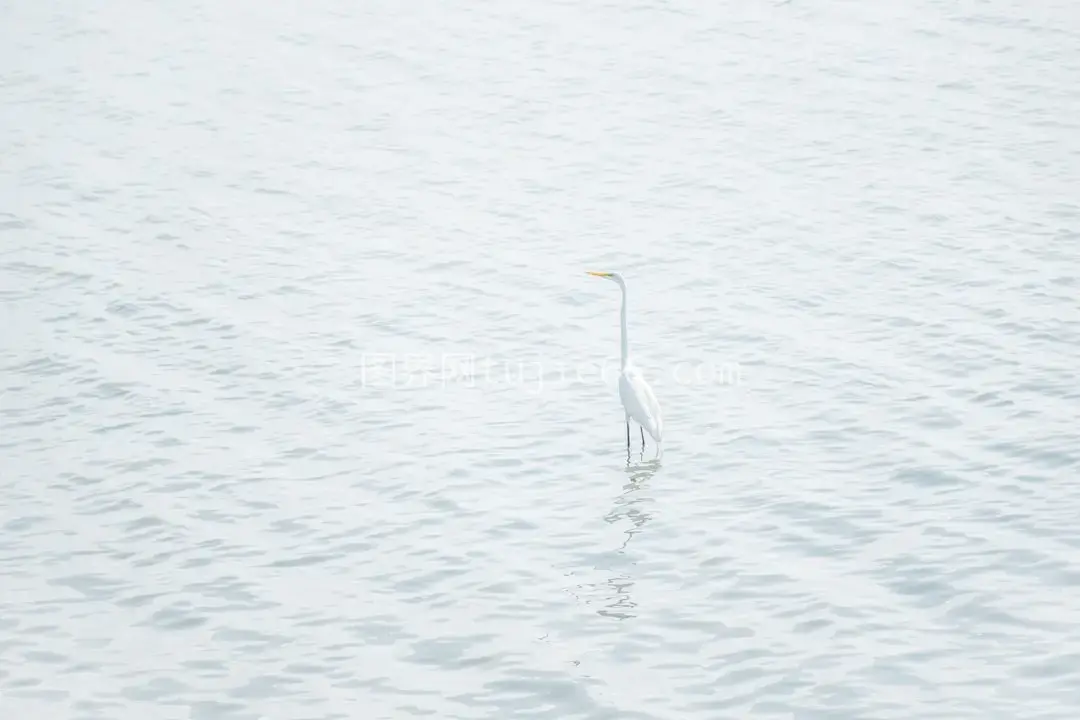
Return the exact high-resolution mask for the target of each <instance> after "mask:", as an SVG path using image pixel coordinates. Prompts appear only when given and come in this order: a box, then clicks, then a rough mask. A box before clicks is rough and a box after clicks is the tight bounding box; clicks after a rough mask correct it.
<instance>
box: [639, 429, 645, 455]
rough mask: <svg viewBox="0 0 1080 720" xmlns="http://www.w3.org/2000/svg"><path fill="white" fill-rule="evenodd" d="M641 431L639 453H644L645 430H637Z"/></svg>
mask: <svg viewBox="0 0 1080 720" xmlns="http://www.w3.org/2000/svg"><path fill="white" fill-rule="evenodd" d="M639 429H640V430H641V452H645V428H639Z"/></svg>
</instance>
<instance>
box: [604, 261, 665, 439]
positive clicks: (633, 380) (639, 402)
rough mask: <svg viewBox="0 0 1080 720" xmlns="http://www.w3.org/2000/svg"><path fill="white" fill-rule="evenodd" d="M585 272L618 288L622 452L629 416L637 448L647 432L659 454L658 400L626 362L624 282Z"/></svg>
mask: <svg viewBox="0 0 1080 720" xmlns="http://www.w3.org/2000/svg"><path fill="white" fill-rule="evenodd" d="M587 272H588V274H589V275H595V276H596V277H602V278H607V279H608V280H612V281H613V282H615V283H616V284H617V285H618V286H619V287H620V288H622V311H621V313H620V317H621V320H622V363H621V365H620V369H619V399H620V400H622V405H623V410H624V411H625V412H626V452H627V454H629V453H630V418H633V419H634V422H636V423H637V424H638V426H639V427H640V428H641V450H642V452H644V450H645V433H646V432H647V433H649V436H650V437H652V439H653V441H655V442H656V454H657V456H659V455H660V452H661V449H662V447H661V442H662V439H663V436H664V417H663V414H662V413H661V412H660V403H659V402H657V400H656V395H655V394H653V391H652V388H651V387H649V383H647V382H645V378H644V376H642V374H641V371H640V370H638V369H637V368H636V367H634V365H633V363H631V362H630V347H629V344H628V342H627V338H626V281H625V280H623V276H622V275H620V274H619V273H617V272H593V271H591V270H588V271H587Z"/></svg>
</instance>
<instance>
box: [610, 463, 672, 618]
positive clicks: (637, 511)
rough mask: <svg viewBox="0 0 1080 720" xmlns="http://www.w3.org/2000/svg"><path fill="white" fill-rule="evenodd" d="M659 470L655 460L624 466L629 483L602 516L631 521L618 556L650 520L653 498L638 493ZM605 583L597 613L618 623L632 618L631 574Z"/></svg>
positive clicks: (635, 605) (612, 519) (615, 577)
mask: <svg viewBox="0 0 1080 720" xmlns="http://www.w3.org/2000/svg"><path fill="white" fill-rule="evenodd" d="M659 469H660V462H659V461H658V460H653V461H651V462H645V463H641V464H639V465H630V466H627V467H626V474H627V475H628V476H629V482H627V483H626V484H625V485H623V488H622V492H621V493H620V494H619V496H618V497H617V498H615V505H614V507H613V508H612V509H611V512H609V513H608V514H607V515H605V516H604V520H605V521H606V522H608V523H616V522H620V521H622V520H629V521H630V527H629V528H627V530H626V532H625V535H626V538H625V539H624V540H623V542H622V545H621V546H620V547H619V549H618V551H617V552H618V554H619V555H620V556H624V555H625V553H626V548H627V545H629V544H630V540H631V538H633V537H634V536H635V535H637V534H638V533H640V532H642V531H643V530H644V529H645V525H646V524H648V522H649V520H650V519H651V518H652V513H650V512H649V511H648V509H647V504H651V501H652V498H650V497H648V496H643V495H641V494H640V491H641V490H642V489H643V488H644V487H646V486H647V484H648V482H649V480H650V479H651V478H652V476H653V475H655V474H656V471H657V470H659ZM620 560H622V561H623V562H625V563H626V564H628V565H629V567H631V568H632V567H633V566H634V565H636V563H634V562H632V561H628V560H626V559H625V557H621V558H620ZM605 584H606V586H607V588H608V589H609V590H610V594H608V597H607V598H605V600H606V606H605V608H604V609H603V610H598V611H597V612H598V614H600V615H603V616H604V617H612V618H615V619H617V620H626V619H628V618H632V617H634V608H636V607H637V603H635V602H634V600H633V598H632V597H631V592H632V591H633V588H634V578H633V576H632V574H631V573H628V572H624V573H620V574H618V575H616V576H614V577H612V578H609V579H608V580H607V582H606V583H605Z"/></svg>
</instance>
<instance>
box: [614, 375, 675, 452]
mask: <svg viewBox="0 0 1080 720" xmlns="http://www.w3.org/2000/svg"><path fill="white" fill-rule="evenodd" d="M622 381H623V382H622V384H621V386H620V388H619V389H620V390H621V391H622V392H621V394H622V401H623V406H624V407H625V408H626V411H627V412H628V413H629V414H630V417H632V418H634V420H635V421H637V423H638V424H639V425H641V426H642V427H643V428H645V430H646V431H648V433H649V434H650V435H652V436H653V439H654V440H659V439H660V437H661V435H662V433H663V428H664V421H663V418H662V417H661V414H660V403H659V402H657V400H656V395H654V394H653V391H652V388H650V387H649V383H647V382H646V381H645V378H644V377H643V376H642V375H641V373H640V372H638V371H637V369H636V368H630V369H628V370H627V371H626V372H625V373H623V376H622Z"/></svg>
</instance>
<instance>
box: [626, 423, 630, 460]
mask: <svg viewBox="0 0 1080 720" xmlns="http://www.w3.org/2000/svg"><path fill="white" fill-rule="evenodd" d="M626 454H627V455H629V454H630V416H629V415H627V416H626Z"/></svg>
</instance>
